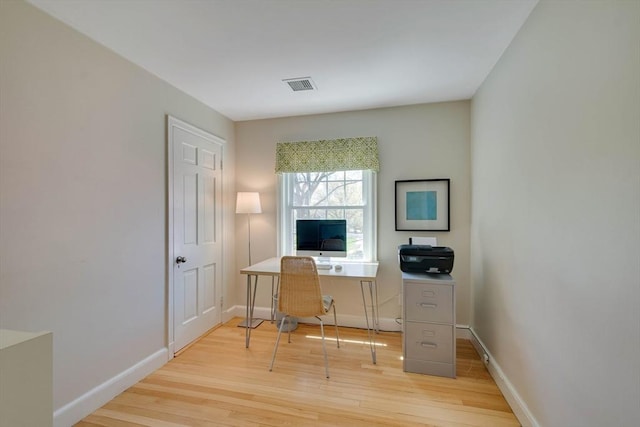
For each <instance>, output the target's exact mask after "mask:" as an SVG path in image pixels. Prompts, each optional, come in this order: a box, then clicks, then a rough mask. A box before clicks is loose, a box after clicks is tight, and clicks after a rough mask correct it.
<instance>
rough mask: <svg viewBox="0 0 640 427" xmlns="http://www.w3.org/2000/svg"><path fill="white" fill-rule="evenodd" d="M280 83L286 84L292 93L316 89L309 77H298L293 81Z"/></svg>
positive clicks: (286, 80) (285, 80) (287, 80)
mask: <svg viewBox="0 0 640 427" xmlns="http://www.w3.org/2000/svg"><path fill="white" fill-rule="evenodd" d="M282 81H283V82H285V83H286V84H288V85H289V87H290V88H291V90H293V91H294V92H299V91H301V90H315V89H316V85H315V84H314V83H313V80H311V77H298V78H295V79H284V80H282Z"/></svg>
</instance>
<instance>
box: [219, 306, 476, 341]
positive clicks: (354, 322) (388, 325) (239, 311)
mask: <svg viewBox="0 0 640 427" xmlns="http://www.w3.org/2000/svg"><path fill="white" fill-rule="evenodd" d="M245 313H246V309H245V306H244V305H235V306H233V307H230V308H229V309H227V310H226V311H224V312H223V313H222V317H223V319H222V321H223V322H228V321H229V320H231V319H233V318H234V317H242V318H243V319H244V316H245ZM253 316H254V317H255V318H256V319H264V320H265V321H267V322H268V321H269V320H270V319H271V308H270V307H255V308H254V309H253ZM369 321H371V319H369ZM379 321H380V330H381V331H386V332H402V320H399V321H397V320H396V319H394V318H388V317H387V318H384V317H381V318H380V319H379ZM304 323H311V324H317V323H318V320H317V319H315V318H313V317H309V318H305V319H304ZM325 325H333V319H332V318H331V316H329V317H327V321H326V322H325ZM338 326H343V327H345V328H359V329H366V328H367V322H366V320H365V318H364V316H354V315H349V314H343V315H340V314H338ZM470 336H471V334H470V332H469V326H468V325H456V338H462V339H467V340H469V339H471V338H470Z"/></svg>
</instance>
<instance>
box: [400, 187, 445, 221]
mask: <svg viewBox="0 0 640 427" xmlns="http://www.w3.org/2000/svg"><path fill="white" fill-rule="evenodd" d="M436 219H438V198H437V191H408V192H407V220H414V221H425V220H429V221H433V220H436Z"/></svg>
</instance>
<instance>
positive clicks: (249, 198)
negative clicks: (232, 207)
mask: <svg viewBox="0 0 640 427" xmlns="http://www.w3.org/2000/svg"><path fill="white" fill-rule="evenodd" d="M236 213H237V214H247V229H248V235H249V239H248V240H249V265H251V214H256V213H262V207H261V206H260V193H258V192H248V191H239V192H238V196H237V198H236ZM255 297H256V292H255V290H254V292H253V298H254V301H252V304H251V306H252V307H254V306H255V304H254V303H255ZM251 318H252V319H253V320H252V322H251V328H256V327H258V326H260V324H261V323H262V319H254V318H253V313H251ZM238 326H241V327H243V328H246V327H247V319H244V320H243V321H242V322H241V323H240V324H239V325H238Z"/></svg>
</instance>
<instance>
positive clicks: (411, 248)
mask: <svg viewBox="0 0 640 427" xmlns="http://www.w3.org/2000/svg"><path fill="white" fill-rule="evenodd" d="M398 260H399V262H400V270H402V271H404V272H405V273H451V270H453V249H451V248H448V247H446V246H429V245H400V246H398Z"/></svg>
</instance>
